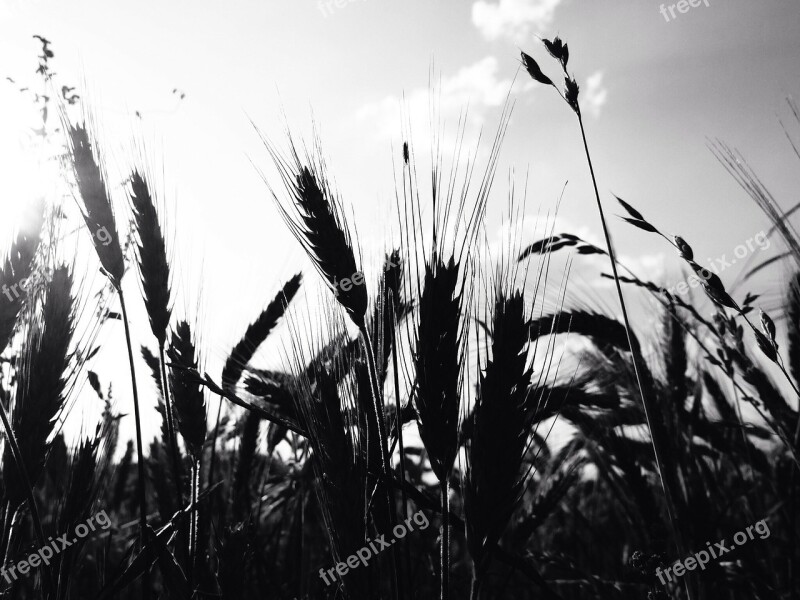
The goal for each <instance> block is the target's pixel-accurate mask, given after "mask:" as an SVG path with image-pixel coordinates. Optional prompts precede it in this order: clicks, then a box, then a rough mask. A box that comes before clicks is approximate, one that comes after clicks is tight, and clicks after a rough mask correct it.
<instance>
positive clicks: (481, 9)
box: [472, 0, 562, 42]
mask: <svg viewBox="0 0 800 600" xmlns="http://www.w3.org/2000/svg"><path fill="white" fill-rule="evenodd" d="M561 2H562V0H498V2H486V1H485V0H478V1H477V2H475V3H474V4H473V5H472V23H473V25H475V27H477V28H478V31H480V32H481V34H482V35H483V36H484V37H485V38H486V39H489V40H495V39H498V38H501V37H503V38H508V39H510V40H512V41H514V42H522V41H524V40H525V39H526V38H528V37H530V35H531V34H532V33H537V34H542V33H544V32H545V31H546V30H547V28H548V27H549V26H550V24H551V23H552V22H553V16H554V14H555V11H556V8H558V6H559V4H561Z"/></svg>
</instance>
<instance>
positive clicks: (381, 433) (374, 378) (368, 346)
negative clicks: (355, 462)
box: [361, 326, 399, 600]
mask: <svg viewBox="0 0 800 600" xmlns="http://www.w3.org/2000/svg"><path fill="white" fill-rule="evenodd" d="M361 339H362V341H363V343H364V353H365V354H366V355H367V370H368V371H369V379H370V388H371V391H372V405H373V408H374V410H375V419H376V420H377V424H378V446H379V447H380V450H381V463H382V468H383V475H384V477H385V478H387V479H390V478H391V472H392V471H391V468H390V466H389V454H388V449H387V443H386V423H385V422H384V420H383V402H382V401H381V394H380V386H379V384H378V370H377V367H376V366H375V355H374V354H373V352H372V340H371V339H370V335H369V332H368V331H367V327H366V326H363V327H361ZM384 485H385V487H386V504H387V508H388V509H389V523H390V524H391V526H392V527H394V526H395V525H396V524H397V515H396V514H395V505H394V491H393V489H392V486H390V485H386V484H384ZM397 565H398V562H397V547H396V546H394V545H393V546H392V567H393V571H392V588H393V589H392V591H393V593H394V598H395V600H397V599H398V598H399V590H398V574H399V571H398V568H397Z"/></svg>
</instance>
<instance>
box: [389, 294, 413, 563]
mask: <svg viewBox="0 0 800 600" xmlns="http://www.w3.org/2000/svg"><path fill="white" fill-rule="evenodd" d="M395 308H396V307H395V306H394V302H392V304H391V310H392V323H393V328H392V335H393V336H394V339H393V340H392V374H393V376H394V401H395V418H396V423H397V425H396V427H397V441H398V443H399V445H400V478H401V480H402V481H403V484H405V482H406V450H405V445H404V444H403V417H402V414H401V412H402V411H401V410H400V374H399V373H398V364H397V335H396V330H397V322H396V319H397V312H396V310H395ZM400 495H401V497H402V503H403V519H407V518H408V516H409V515H408V495H407V494H406V490H405V485H403V486H401V488H400ZM403 558H404V559H405V565H403V566H404V567H405V573H406V576H407V575H408V574H409V573H410V572H411V549H410V548H409V545H408V544H403Z"/></svg>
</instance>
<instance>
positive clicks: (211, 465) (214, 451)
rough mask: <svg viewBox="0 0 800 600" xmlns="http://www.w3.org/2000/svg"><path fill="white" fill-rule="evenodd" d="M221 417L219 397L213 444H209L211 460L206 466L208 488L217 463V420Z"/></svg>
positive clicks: (211, 482)
mask: <svg viewBox="0 0 800 600" xmlns="http://www.w3.org/2000/svg"><path fill="white" fill-rule="evenodd" d="M221 415H222V396H220V397H219V406H217V421H216V423H215V425H214V442H213V443H212V444H211V460H210V461H209V466H208V487H211V486H212V485H213V483H214V482H213V477H214V465H215V463H216V461H217V438H218V437H219V420H220V416H221Z"/></svg>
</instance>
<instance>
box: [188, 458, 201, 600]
mask: <svg viewBox="0 0 800 600" xmlns="http://www.w3.org/2000/svg"><path fill="white" fill-rule="evenodd" d="M199 488H200V459H197V458H195V459H193V460H192V504H191V511H192V512H191V514H190V515H189V589H192V590H193V589H194V567H195V558H196V556H197V536H198V532H197V528H198V521H199V517H198V514H197V512H198V510H199V509H198V507H197V497H198V493H199Z"/></svg>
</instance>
